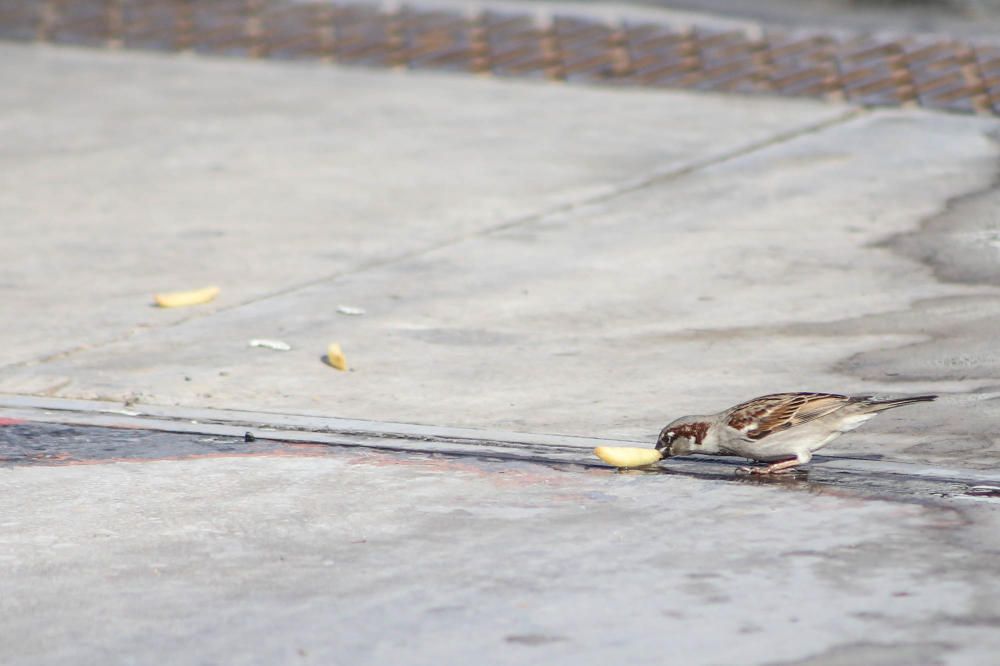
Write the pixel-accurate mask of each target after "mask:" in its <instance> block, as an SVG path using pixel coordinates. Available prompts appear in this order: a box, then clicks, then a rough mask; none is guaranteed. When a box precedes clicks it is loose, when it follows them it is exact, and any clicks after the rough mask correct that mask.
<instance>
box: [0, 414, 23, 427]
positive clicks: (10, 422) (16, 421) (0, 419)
mask: <svg viewBox="0 0 1000 666" xmlns="http://www.w3.org/2000/svg"><path fill="white" fill-rule="evenodd" d="M22 423H26V421H24V420H23V419H8V418H5V417H3V416H0V426H9V425H21V424H22Z"/></svg>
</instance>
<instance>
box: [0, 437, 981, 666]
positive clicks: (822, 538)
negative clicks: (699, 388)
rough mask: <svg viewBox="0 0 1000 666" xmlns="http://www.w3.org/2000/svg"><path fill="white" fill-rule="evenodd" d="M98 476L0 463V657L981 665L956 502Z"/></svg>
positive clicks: (213, 464) (144, 470) (974, 566)
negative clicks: (0, 628)
mask: <svg viewBox="0 0 1000 666" xmlns="http://www.w3.org/2000/svg"><path fill="white" fill-rule="evenodd" d="M98 469H99V471H100V473H95V468H94V467H89V466H67V467H18V468H13V469H9V470H7V471H4V472H3V479H4V487H5V492H4V493H3V494H2V495H0V515H3V516H4V519H3V522H2V526H0V529H2V532H0V546H2V547H0V557H2V562H3V567H4V569H5V570H6V571H8V572H9V574H10V575H6V576H4V577H3V578H2V579H0V613H2V615H3V616H4V618H5V622H4V633H5V635H6V636H7V638H6V639H5V640H4V641H3V642H2V644H0V656H3V657H5V659H4V661H5V663H18V664H41V663H45V664H63V663H65V664H69V663H98V662H100V663H145V662H148V661H150V660H156V661H161V662H162V661H168V662H185V663H190V662H192V661H197V663H206V664H213V663H227V664H273V663H305V664H308V663H316V664H330V663H337V664H385V663H406V664H440V663H467V662H471V661H475V662H476V663H486V664H521V663H539V662H545V663H563V662H567V661H573V662H574V663H582V664H606V663H609V662H618V661H622V660H625V661H628V662H629V663H636V664H659V663H685V664H719V663H739V664H828V665H829V664H839V663H857V664H866V663H869V664H875V663H879V664H882V663H925V664H931V663H939V664H977V663H978V664H982V663H988V662H989V661H990V659H991V656H992V655H994V654H996V650H997V649H1000V633H998V632H997V630H996V623H997V613H996V612H997V605H996V598H997V597H996V594H997V591H998V590H997V586H996V580H997V574H998V573H1000V572H998V564H997V558H996V557H995V549H996V547H997V537H996V535H997V531H996V527H997V525H996V517H997V515H998V514H996V512H995V511H990V510H989V509H988V508H984V509H981V510H980V509H978V505H977V504H974V503H972V502H969V503H968V505H966V506H952V507H943V506H930V505H921V504H909V503H904V504H901V503H896V502H889V501H878V500H866V501H861V500H859V498H857V497H852V496H850V495H847V496H842V495H840V494H839V493H837V492H836V490H835V489H832V490H831V492H829V493H824V492H819V491H817V490H816V489H815V488H813V489H811V491H807V490H796V489H794V488H785V487H782V486H781V484H779V485H777V486H773V487H770V486H761V485H754V484H745V483H726V482H718V481H704V480H699V479H691V478H684V477H680V476H670V475H658V474H652V475H649V474H642V473H635V474H618V473H615V472H613V471H611V470H590V471H583V470H578V471H574V470H572V469H551V468H547V467H544V466H539V465H531V464H511V463H490V462H483V461H475V460H463V459H447V458H427V457H422V456H399V455H390V454H384V453H351V452H341V453H340V454H338V455H336V456H330V455H326V456H323V457H319V458H316V457H291V458H289V457H280V458H267V457H265V458H252V459H242V460H234V459H230V460H189V461H184V462H152V463H145V464H134V463H133V464H116V465H106V466H101V467H99V468H98ZM26 497H30V498H32V499H31V513H30V515H27V514H25V513H24V511H23V509H24V507H23V505H22V504H21V502H22V499H23V498H26ZM973 516H974V517H975V524H974V525H972V524H970V517H973ZM595 600H600V601H599V603H596V602H595ZM40 616H41V617H44V618H45V619H46V622H45V623H44V624H40V623H39V622H38V618H39V617H40ZM112 618H113V619H112ZM109 619H110V620H111V621H109ZM887 658H888V659H889V660H888V661H887ZM845 659H846V660H847V661H844V660H845ZM892 659H895V660H897V661H892Z"/></svg>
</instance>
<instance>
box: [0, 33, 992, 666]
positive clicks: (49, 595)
mask: <svg viewBox="0 0 1000 666" xmlns="http://www.w3.org/2000/svg"><path fill="white" fill-rule="evenodd" d="M0 50H2V55H3V59H4V63H5V65H4V71H3V77H4V83H5V85H4V86H3V87H0V102H2V104H0V128H2V129H3V132H4V136H5V137H7V138H6V139H5V141H4V143H3V148H2V152H0V223H2V226H3V231H4V242H3V243H2V244H0V297H2V302H3V306H2V308H3V310H2V311H3V313H4V317H3V319H4V326H3V327H0V364H2V365H0V392H3V393H5V394H7V396H5V398H4V399H5V400H6V403H5V404H8V405H12V404H13V403H14V402H15V400H14V398H11V397H10V396H14V397H16V398H18V399H21V400H38V401H41V400H43V399H45V400H52V401H53V402H51V403H47V404H48V407H45V406H44V405H42V403H41V402H39V403H38V405H39V406H38V408H37V411H36V412H33V413H32V414H31V415H29V416H30V417H31V418H34V419H38V420H49V421H52V422H59V421H60V420H65V419H66V418H68V417H67V416H66V414H70V413H79V414H94V413H97V412H98V411H99V410H100V409H114V408H116V407H117V408H118V411H127V412H129V413H144V412H156V414H157V415H158V417H163V418H166V417H169V415H170V414H171V413H172V411H173V413H174V414H176V415H177V418H178V420H180V419H181V416H180V415H182V414H186V412H184V411H183V410H190V409H198V410H203V412H204V413H205V414H206V416H203V417H198V418H188V419H187V420H188V421H192V420H193V421H200V422H204V421H210V420H211V410H222V409H230V410H234V409H236V410H242V411H243V412H245V413H247V414H249V415H250V416H246V417H241V418H245V419H246V420H247V422H248V423H249V425H253V423H252V422H253V418H254V417H253V416H252V415H253V414H255V413H257V414H260V415H261V416H260V417H259V419H260V421H261V422H264V421H267V419H269V418H272V416H271V414H274V413H281V414H285V415H287V416H281V417H280V418H281V419H283V423H285V424H286V425H289V424H291V425H294V424H296V423H298V424H299V425H302V427H304V428H306V429H308V427H309V426H308V424H309V423H310V419H311V418H313V417H316V416H328V417H330V416H335V417H344V418H348V419H366V420H369V421H371V422H373V423H381V422H400V423H410V424H418V425H420V426H423V427H425V428H426V429H427V430H426V431H424V433H425V434H426V435H427V436H428V437H431V435H430V434H428V433H433V432H434V431H435V429H443V428H445V427H453V426H462V427H466V428H471V429H488V430H490V431H519V432H524V433H529V435H533V436H534V435H537V436H541V435H555V436H558V435H577V436H587V437H593V438H613V439H626V440H637V441H649V439H650V438H651V437H652V436H653V435H654V433H655V432H656V431H657V430H658V428H659V427H660V426H662V425H663V423H664V422H666V421H667V420H669V419H670V418H672V417H673V416H676V415H678V414H683V413H691V412H699V411H707V410H715V409H718V408H721V407H724V406H726V405H728V404H731V403H733V402H735V401H737V400H740V399H744V398H748V397H751V396H753V395H756V394H760V393H765V392H769V391H775V390H795V389H810V390H833V391H846V392H878V391H884V392H916V391H919V392H927V391H934V392H939V393H941V394H942V399H941V400H940V401H939V402H937V403H934V404H933V405H930V406H927V407H926V408H913V409H909V410H899V411H898V412H893V413H890V414H887V415H885V416H883V417H880V418H879V419H878V420H876V421H874V422H872V423H871V424H869V425H867V426H865V428H864V429H862V430H859V431H857V432H855V433H852V434H851V435H850V436H848V437H845V438H843V439H842V440H839V441H838V442H837V444H836V446H834V447H831V448H830V449H829V452H830V453H831V455H834V456H837V455H840V456H854V457H862V456H875V457H880V458H881V460H880V461H879V462H880V464H883V463H884V464H885V465H890V464H891V465H898V466H899V467H895V468H893V469H897V470H906V469H913V470H916V469H918V468H921V469H922V468H925V467H927V466H932V467H934V468H936V469H948V470H950V472H949V474H952V476H951V477H949V478H956V479H960V478H962V475H963V473H968V475H969V477H970V478H972V476H973V475H975V476H976V478H979V479H983V478H985V479H989V478H992V476H995V472H994V470H995V467H996V463H997V460H998V458H1000V440H998V438H997V436H996V434H995V423H996V420H997V417H998V416H1000V400H998V397H1000V380H998V366H997V356H996V351H995V345H994V344H993V341H994V339H995V331H996V330H997V327H996V324H997V319H998V313H1000V293H998V291H997V284H998V282H1000V280H998V275H1000V272H998V269H997V265H998V264H997V261H996V254H995V250H996V238H995V235H996V234H995V223H994V216H993V215H992V214H991V211H992V210H993V207H992V205H991V202H993V201H995V198H996V196H997V195H996V190H995V176H996V173H995V172H996V164H997V156H998V146H997V141H996V137H997V133H998V131H1000V123H998V121H996V120H993V119H983V118H974V117H959V116H950V115H942V114H933V113H927V112H921V111H916V110H892V111H870V110H861V109H855V108H851V107H846V106H837V105H829V104H823V103H818V102H806V101H789V100H772V99H764V98H752V99H751V98H744V97H739V96H718V95H699V94H694V93H678V92H665V91H643V90H629V91H619V90H601V89H588V88H581V87H573V88H570V87H565V86H560V85H555V84H533V83H525V82H500V81H494V80H488V79H486V80H484V79H476V78H471V77H463V76H441V75H426V74H419V75H417V74H399V73H392V72H382V71H366V70H347V69H339V68H335V67H330V66H327V65H320V64H315V65H309V64H301V63H294V64H293V63H284V64H276V63H252V62H244V61H227V60H222V59H209V58H196V57H191V56H152V55H145V54H136V53H128V52H123V53H97V52H90V51H85V50H74V49H56V48H39V47H30V46H3V47H2V49H0ZM209 283H216V284H219V285H220V286H221V287H222V289H223V292H222V295H221V297H220V298H219V299H218V300H217V301H216V302H214V303H212V304H210V305H207V306H201V307H198V308H192V309H187V310H157V309H154V308H152V307H150V297H151V294H152V293H153V292H154V291H164V290H173V289H181V288H188V287H197V286H202V285H204V284H209ZM341 304H344V305H353V306H359V307H363V308H365V310H366V314H365V315H363V316H354V317H349V316H345V315H343V314H339V313H337V312H336V308H337V306H338V305H341ZM259 337H277V338H281V339H283V340H285V341H287V342H289V343H290V344H291V345H292V346H293V350H292V351H291V352H287V353H281V352H273V351H269V350H263V349H254V348H250V347H248V346H247V341H248V340H249V339H251V338H259ZM331 340H337V341H339V342H340V343H341V344H342V345H343V347H344V350H345V352H346V354H347V357H348V360H349V362H350V363H351V365H352V371H351V372H347V373H339V372H337V371H335V370H333V369H331V368H330V367H328V366H325V365H324V364H322V363H321V361H320V356H321V354H322V353H323V352H324V349H325V347H326V343H327V342H329V341H331ZM74 399H97V400H105V401H108V402H107V403H106V404H104V405H96V404H91V405H84V404H77V403H61V402H59V401H60V400H74ZM126 403H127V404H126ZM59 405H64V406H65V409H67V410H69V411H67V412H66V414H63V415H62V416H61V415H60V412H58V411H54V410H58V409H59V408H60V407H59ZM46 412H47V413H46ZM5 415H7V416H19V417H21V416H24V414H21V413H20V412H17V413H16V414H15V410H14V408H13V407H10V406H8V407H6V408H0V417H3V416H5ZM115 418H116V419H118V422H117V423H118V424H119V425H128V423H129V418H132V417H130V416H129V415H128V414H119V415H116V416H115ZM273 418H277V417H273ZM137 425H138V423H137ZM191 425H192V427H194V428H195V429H196V430H197V429H198V426H199V424H198V423H195V424H191ZM141 427H149V426H148V424H147V425H143V426H141ZM378 427H382V426H377V427H375V428H373V430H377V429H378ZM385 427H386V428H388V426H385ZM207 428H208V426H205V429H207ZM420 436H421V435H419V434H418V433H417V432H416V431H410V432H409V434H404V435H403V436H402V437H403V438H404V439H406V438H409V439H412V440H413V441H416V440H417V439H418V438H419V437H420ZM18 437H23V436H21V435H19V436H18ZM510 437H511V438H513V437H514V435H510ZM431 438H432V437H431ZM469 438H470V439H473V440H474V439H475V437H474V436H473V435H469ZM15 439H17V437H15ZM432 439H433V438H432ZM557 439H558V438H557ZM483 440H484V441H485V440H486V438H485V437H484V438H483ZM538 441H539V442H541V443H545V442H549V443H550V444H551V443H553V442H556V440H546V439H540V440H538ZM580 444H581V445H584V446H585V444H586V443H584V442H580ZM100 445H101V443H100V441H99V439H98V440H95V441H94V442H93V443H92V446H94V447H100ZM571 445H572V441H568V442H567V443H566V446H571ZM379 446H380V445H379V443H378V442H369V443H367V444H365V445H364V447H363V448H361V449H324V452H323V454H322V455H319V454H316V455H313V454H309V455H306V454H304V453H302V452H301V451H300V452H299V453H298V454H296V455H272V456H268V455H261V456H257V457H242V456H238V455H234V456H230V457H212V458H205V459H198V458H185V459H179V460H160V461H153V462H148V461H147V462H113V461H111V460H105V461H98V462H96V463H93V462H92V463H90V464H86V465H67V464H51V463H50V464H44V461H39V462H38V463H37V464H28V465H22V464H17V465H13V466H11V467H10V468H9V469H6V470H3V471H2V473H0V478H2V479H3V481H2V482H3V484H4V489H5V492H4V493H2V494H0V503H2V510H0V516H3V518H2V519H0V558H2V559H0V562H2V563H3V566H4V567H6V568H7V569H8V571H10V572H11V573H12V575H10V576H5V577H3V579H2V581H0V600H2V601H0V614H2V617H3V623H2V624H3V626H4V632H5V634H6V636H5V640H3V641H2V642H0V656H2V657H3V660H4V661H5V662H10V663H25V664H28V663H31V664H34V663H109V662H111V663H144V662H146V661H150V660H152V659H158V660H161V661H162V660H164V659H166V660H167V661H170V662H173V663H260V664H264V663H350V664H366V663H370V664H376V663H413V664H422V663H431V662H432V661H433V662H435V663H441V662H446V663H452V662H454V663H459V662H465V661H469V660H473V659H474V660H477V661H479V662H482V663H498V664H501V663H537V662H539V661H544V662H549V663H551V662H556V663H560V662H567V661H571V660H572V661H573V662H575V663H595V664H597V663H608V662H609V661H610V662H621V663H625V662H628V663H691V664H701V663H704V664H712V663H747V664H769V663H803V664H835V663H900V664H904V663H943V664H981V663H987V661H988V659H989V658H990V656H991V655H993V654H995V653H996V650H997V648H998V647H1000V646H998V644H997V639H996V636H997V632H996V626H997V617H998V614H1000V608H998V605H997V602H996V598H997V597H996V593H997V589H996V585H995V583H994V582H993V581H995V580H996V573H997V571H996V564H995V561H996V557H995V553H996V550H997V548H998V545H1000V544H998V540H997V537H996V521H997V515H998V514H997V513H996V509H995V508H994V507H995V506H996V500H994V499H990V498H985V499H975V498H972V497H968V496H965V495H964V494H963V493H962V492H960V488H958V487H956V489H955V490H954V491H953V492H944V493H941V494H945V495H947V496H946V497H938V496H933V495H931V494H929V493H928V494H927V495H926V496H925V497H917V498H916V499H914V498H913V497H905V498H904V497H902V496H894V495H893V494H892V493H888V494H887V493H885V492H883V491H882V490H879V492H878V493H875V496H873V495H872V493H866V492H863V489H859V488H838V487H837V486H836V484H832V485H823V484H817V483H810V482H809V481H808V480H803V481H800V482H796V483H793V484H791V485H788V486H786V485H783V484H778V485H775V486H770V485H765V486H761V485H748V484H742V483H729V482H726V481H721V480H719V479H716V478H702V477H691V476H687V475H686V474H680V473H676V474H628V475H626V474H616V473H614V472H612V471H610V470H606V469H602V468H595V467H587V466H579V465H577V466H574V463H573V462H572V461H571V462H570V463H567V465H565V466H556V467H551V466H548V465H547V464H541V458H542V457H541V456H538V460H536V461H535V462H532V458H531V456H530V455H529V456H527V457H526V459H525V460H518V461H512V460H506V461H497V460H489V459H488V458H489V457H490V453H491V451H490V450H486V449H483V451H482V453H481V454H477V453H476V445H475V442H472V443H468V444H467V446H466V448H465V449H463V450H462V451H450V452H440V453H435V452H433V451H431V452H429V453H415V452H412V451H411V452H409V453H386V452H378V451H376V450H375V449H378V448H379ZM584 446H580V447H579V449H580V450H581V451H584V450H585V448H584ZM444 453H448V456H445V457H442V456H444ZM56 462H58V461H56ZM888 469H889V467H884V468H882V472H878V471H877V470H876V472H873V473H880V474H882V478H884V479H892V478H894V477H892V475H891V474H890V473H889V472H888V471H887V470H888ZM904 476H905V473H902V472H901V475H900V478H901V479H902V478H903V477H904ZM900 483H902V481H900Z"/></svg>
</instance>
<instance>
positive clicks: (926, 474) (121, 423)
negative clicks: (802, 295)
mask: <svg viewBox="0 0 1000 666" xmlns="http://www.w3.org/2000/svg"><path fill="white" fill-rule="evenodd" d="M116 407H118V405H117V404H116V403H108V402H97V401H79V400H64V399H58V398H49V399H37V398H29V397H25V396H16V395H7V396H4V395H0V413H2V414H4V415H5V416H7V417H13V419H14V420H15V421H19V422H26V423H31V422H34V423H39V424H43V423H45V424H52V425H60V426H67V427H71V428H72V427H84V428H112V429H126V430H132V431H155V432H164V433H176V434H178V435H184V434H186V435H211V436H216V437H219V436H221V437H223V438H231V439H233V440H242V439H243V434H244V432H245V431H247V430H251V431H252V432H253V433H254V434H255V436H256V437H257V439H259V440H263V441H271V442H276V443H282V442H283V443H291V444H313V445H319V446H325V447H334V448H344V449H354V450H368V451H373V452H374V451H379V452H384V453H390V454H407V455H430V456H446V457H457V458H469V459H478V460H482V461H492V462H495V463H499V464H506V463H528V464H536V465H545V466H549V467H555V468H560V467H566V468H570V469H571V468H583V469H589V470H598V469H603V470H605V471H609V472H610V471H612V470H610V469H609V468H608V467H607V466H606V465H603V464H601V463H598V462H597V461H596V460H595V459H594V458H593V456H592V455H591V453H590V448H591V447H592V446H594V445H596V444H601V443H606V442H605V441H604V440H596V439H592V438H587V437H577V436H560V435H541V434H529V433H505V432H500V431H489V430H481V431H480V430H474V429H469V428H460V429H455V428H438V427H435V426H417V425H410V424H402V423H383V422H377V421H351V420H347V419H338V418H330V417H308V416H300V415H290V414H271V413H261V414H258V413H255V412H234V411H231V410H212V409H192V408H171V407H165V406H153V405H150V406H145V409H147V410H148V411H147V412H145V413H142V412H136V411H125V410H121V409H116ZM191 417H198V418H197V419H192V418H191ZM7 425H12V424H10V423H8V424H7ZM359 428H360V429H359ZM619 443H626V442H619ZM631 443H632V444H641V443H639V442H631ZM102 450H104V449H102ZM123 453H124V454H128V453H129V452H128V451H123ZM138 453H141V452H138ZM251 453H253V454H259V453H260V452H251ZM226 455H231V456H237V457H238V456H240V455H245V454H241V452H240V451H238V450H233V449H232V448H228V449H226ZM184 458H185V455H184V454H180V456H179V457H177V458H174V457H171V456H167V457H162V456H157V457H153V458H144V457H142V456H137V457H136V459H135V460H132V459H131V457H130V456H129V455H124V456H122V455H111V457H110V458H107V459H101V458H99V457H98V458H95V459H93V460H92V462H93V463H95V464H101V463H104V464H110V463H116V462H157V461H168V460H183V459H184ZM814 462H815V464H814V465H813V466H811V467H810V469H809V471H808V473H807V474H806V475H804V477H803V476H800V475H789V476H783V477H776V478H773V479H771V478H767V479H753V478H749V479H748V478H745V477H737V476H734V467H735V466H736V465H737V464H739V463H737V462H733V461H730V460H722V459H704V458H702V459H697V460H695V459H684V458H681V459H671V460H669V461H667V462H665V463H663V464H661V465H659V466H657V467H656V468H652V469H648V470H633V471H630V472H628V473H631V474H667V475H671V474H675V475H677V474H679V475H682V476H690V477H696V478H702V479H706V480H714V481H727V482H732V481H737V482H748V483H758V484H763V483H766V484H776V485H779V486H781V487H786V488H789V489H796V490H806V491H810V492H813V491H816V492H834V493H836V492H840V491H850V492H860V493H861V494H862V495H865V496H869V497H873V498H881V499H887V500H893V501H903V502H916V503H920V504H933V505H935V506H939V507H941V506H943V505H942V504H941V502H940V500H941V499H943V498H962V497H964V496H966V495H969V494H973V491H972V489H973V487H974V486H975V485H976V484H984V483H985V484H989V485H991V486H992V485H996V484H998V483H1000V476H997V475H996V474H990V473H986V472H982V471H973V470H958V469H946V468H941V467H936V466H933V465H926V464H923V463H913V462H905V461H883V460H866V459H860V458H849V457H830V456H819V457H817V459H816V460H815V461H814ZM40 464H45V463H44V461H40ZM990 501H992V500H990ZM952 508H955V507H954V506H952Z"/></svg>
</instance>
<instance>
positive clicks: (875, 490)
mask: <svg viewBox="0 0 1000 666" xmlns="http://www.w3.org/2000/svg"><path fill="white" fill-rule="evenodd" d="M532 452H534V448H532ZM268 456H271V457H277V456H282V457H286V456H294V457H319V456H338V457H346V458H348V459H349V462H350V463H351V464H359V465H375V466H392V467H415V468H419V469H420V470H421V471H424V472H426V471H432V472H438V473H442V474H454V473H463V474H469V473H471V474H474V475H478V476H491V477H497V478H500V477H503V478H504V483H505V485H506V484H514V485H518V484H521V485H531V484H532V483H533V482H535V481H537V480H538V479H537V478H536V477H537V474H533V473H532V469H538V468H539V467H545V468H548V469H550V470H558V471H562V472H575V473H581V474H600V475H605V474H608V475H621V476H622V477H626V478H627V477H630V476H631V477H639V476H647V475H665V476H670V475H674V476H684V477H691V478H698V479H703V480H716V481H722V482H727V483H738V484H750V485H773V486H778V487H781V488H785V489H788V490H795V491H800V492H803V491H804V492H809V493H821V494H833V495H844V496H854V497H858V496H865V497H882V498H893V499H897V500H903V501H917V502H921V501H928V500H940V499H944V498H967V499H978V500H986V501H1000V495H997V494H994V493H984V492H982V488H985V487H986V486H985V485H983V484H982V483H981V482H976V481H974V480H970V481H968V482H964V481H962V480H960V479H956V478H951V477H948V476H946V475H933V474H919V475H918V474H906V473H902V472H901V473H894V472H879V471H874V470H872V471H869V470H858V469H850V470H848V469H843V468H838V467H835V466H834V464H836V463H838V462H840V463H842V464H843V462H845V461H849V460H854V459H840V458H832V457H823V456H817V457H816V458H815V459H814V462H813V464H812V465H810V466H809V467H808V468H804V469H801V470H796V471H793V472H791V473H787V474H779V475H773V476H749V475H746V474H742V473H740V472H738V471H737V468H738V467H739V466H741V465H742V464H744V463H745V461H741V460H737V459H708V458H698V457H691V458H675V459H671V460H668V461H664V462H662V463H660V464H658V465H656V466H651V467H648V468H640V469H632V470H615V469H613V468H610V467H608V466H606V465H604V464H603V463H600V462H598V461H597V460H596V458H595V459H594V460H589V456H588V451H587V450H585V449H581V450H580V451H579V458H578V459H577V460H576V461H566V460H556V459H552V458H547V457H544V456H535V455H532V454H530V453H529V454H528V455H524V456H516V457H513V456H497V455H496V454H495V453H491V452H488V451H483V452H482V453H474V452H468V451H466V452H449V451H425V452H419V451H418V452H414V451H398V450H381V449H380V448H378V447H377V446H357V445H344V446H340V445H336V444H317V443H308V442H295V441H288V440H278V439H268V438H266V437H261V436H254V435H253V433H252V432H248V433H247V434H246V435H244V436H241V437H234V436H228V435H218V434H202V433H190V432H166V431H159V430H147V429H141V428H126V427H99V426H81V425H64V424H53V423H37V422H27V421H21V420H18V419H9V418H8V419H0V467H8V468H9V467H21V466H66V465H99V464H112V463H122V462H126V463H143V462H156V461H178V460H188V459H195V458H234V457H268ZM826 463H830V464H829V465H828V464H826ZM990 487H991V488H992V487H993V486H990Z"/></svg>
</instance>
